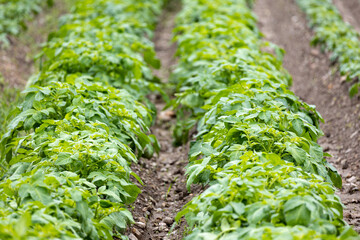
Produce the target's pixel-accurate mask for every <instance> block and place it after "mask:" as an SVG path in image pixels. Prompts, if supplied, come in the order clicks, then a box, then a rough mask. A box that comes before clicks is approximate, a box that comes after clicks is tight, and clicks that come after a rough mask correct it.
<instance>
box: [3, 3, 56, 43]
mask: <svg viewBox="0 0 360 240" xmlns="http://www.w3.org/2000/svg"><path fill="white" fill-rule="evenodd" d="M46 5H47V6H52V5H53V1H52V0H46V1H44V0H0V43H2V44H4V45H5V46H8V45H9V44H10V43H9V40H8V36H9V35H14V36H15V35H18V34H19V33H20V32H21V31H22V30H24V29H26V22H27V21H28V20H31V19H32V18H33V17H34V15H36V14H38V13H40V12H41V11H42V9H43V8H44V7H45V6H46Z"/></svg>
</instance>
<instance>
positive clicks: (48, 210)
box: [0, 0, 162, 240]
mask: <svg viewBox="0 0 360 240" xmlns="http://www.w3.org/2000/svg"><path fill="white" fill-rule="evenodd" d="M161 6H162V1H161V0H142V1H138V0H110V1H109V0H81V1H76V2H75V3H74V6H73V11H72V13H71V14H69V15H67V16H66V17H64V18H63V19H62V26H61V27H60V29H59V31H58V32H56V33H53V34H51V35H50V36H49V41H48V43H47V44H46V45H45V47H44V49H43V51H42V52H41V54H39V56H38V57H39V59H40V61H41V70H40V72H39V73H38V74H37V75H36V76H34V77H33V78H32V79H31V80H30V81H29V86H28V87H27V88H26V90H25V91H24V93H25V97H24V98H25V100H24V102H23V103H22V104H21V106H20V107H19V108H18V109H17V115H16V117H15V118H14V119H13V120H12V122H10V124H9V125H8V131H7V132H6V133H5V134H4V135H3V137H2V139H1V143H0V147H1V162H0V163H1V173H2V174H1V181H0V239H4V240H5V239H24V240H25V239H26V240H31V239H36V240H38V239H64V240H70V239H92V240H96V239H113V237H118V238H121V239H127V237H125V236H123V235H122V233H123V231H124V230H125V228H126V226H127V224H128V223H131V222H133V219H132V216H131V213H130V212H129V211H128V210H127V207H128V206H129V204H131V203H133V202H134V201H135V199H136V197H137V195H138V194H139V192H140V189H139V188H138V187H137V186H136V185H135V184H134V183H133V182H132V180H131V178H130V177H131V176H133V177H134V178H133V179H137V180H138V181H139V182H141V180H140V179H139V177H138V176H137V175H136V174H135V173H134V172H132V171H131V169H130V164H131V163H133V162H136V161H137V158H138V157H139V156H141V155H143V156H145V157H151V155H152V154H153V153H154V152H155V151H158V150H159V145H158V142H157V140H156V138H155V136H153V135H151V134H149V127H150V126H151V124H152V122H153V120H152V119H153V115H154V111H153V110H151V106H150V105H149V104H144V103H142V102H141V101H142V100H143V99H145V95H146V94H147V93H149V91H150V90H151V89H158V88H159V87H158V86H157V83H156V82H157V81H158V80H157V79H155V78H154V77H153V76H152V74H151V71H150V68H151V66H152V67H159V64H160V63H159V61H158V60H157V59H156V58H155V52H154V48H153V44H152V43H151V42H150V41H149V40H148V39H147V37H151V35H152V30H153V28H154V23H155V21H156V17H157V15H158V13H159V12H160V10H161Z"/></svg>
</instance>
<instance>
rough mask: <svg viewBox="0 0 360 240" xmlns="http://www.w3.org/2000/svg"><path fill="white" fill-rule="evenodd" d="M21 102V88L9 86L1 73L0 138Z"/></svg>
mask: <svg viewBox="0 0 360 240" xmlns="http://www.w3.org/2000/svg"><path fill="white" fill-rule="evenodd" d="M20 102H21V97H20V90H19V89H18V88H16V87H11V86H9V85H8V84H7V83H5V81H4V79H3V77H2V76H1V75H0V138H1V136H2V135H3V134H4V133H5V130H6V126H7V125H8V123H9V122H10V120H11V118H12V116H13V114H12V113H13V111H14V110H15V108H16V105H17V104H18V103H20Z"/></svg>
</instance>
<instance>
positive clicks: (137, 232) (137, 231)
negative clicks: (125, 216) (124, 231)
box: [132, 228, 141, 238]
mask: <svg viewBox="0 0 360 240" xmlns="http://www.w3.org/2000/svg"><path fill="white" fill-rule="evenodd" d="M132 232H133V233H134V234H135V236H137V237H138V238H139V237H140V236H141V232H140V231H139V230H137V229H136V228H132Z"/></svg>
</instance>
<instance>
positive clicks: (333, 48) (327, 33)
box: [297, 0, 360, 97]
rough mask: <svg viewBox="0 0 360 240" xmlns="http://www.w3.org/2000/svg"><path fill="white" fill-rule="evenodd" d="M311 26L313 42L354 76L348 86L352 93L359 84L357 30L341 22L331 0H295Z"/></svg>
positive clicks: (359, 36) (345, 73) (342, 70)
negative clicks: (351, 83) (313, 34)
mask: <svg viewBox="0 0 360 240" xmlns="http://www.w3.org/2000/svg"><path fill="white" fill-rule="evenodd" d="M297 3H298V5H299V6H300V7H301V8H302V9H303V11H304V12H305V13H306V15H307V18H308V20H309V25H310V26H311V27H312V28H313V29H314V31H315V36H314V38H313V40H312V44H314V45H317V44H318V45H321V46H322V48H323V49H326V50H327V51H329V52H332V55H331V59H332V60H333V61H338V62H339V69H340V73H341V75H342V76H346V78H347V80H348V81H351V80H353V79H357V80H358V82H356V83H354V84H353V85H352V86H351V88H350V89H349V93H350V96H351V97H353V96H354V95H356V94H357V93H358V92H359V87H360V63H359V62H360V34H359V33H358V32H357V31H356V30H355V29H354V28H353V27H352V26H351V25H349V24H348V23H346V22H344V21H343V19H342V17H341V15H340V13H339V11H338V10H337V8H336V7H335V6H334V5H333V4H332V0H297Z"/></svg>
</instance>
